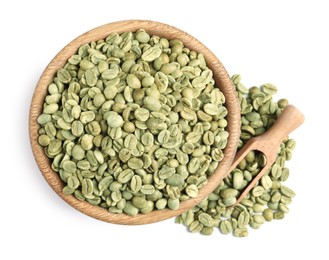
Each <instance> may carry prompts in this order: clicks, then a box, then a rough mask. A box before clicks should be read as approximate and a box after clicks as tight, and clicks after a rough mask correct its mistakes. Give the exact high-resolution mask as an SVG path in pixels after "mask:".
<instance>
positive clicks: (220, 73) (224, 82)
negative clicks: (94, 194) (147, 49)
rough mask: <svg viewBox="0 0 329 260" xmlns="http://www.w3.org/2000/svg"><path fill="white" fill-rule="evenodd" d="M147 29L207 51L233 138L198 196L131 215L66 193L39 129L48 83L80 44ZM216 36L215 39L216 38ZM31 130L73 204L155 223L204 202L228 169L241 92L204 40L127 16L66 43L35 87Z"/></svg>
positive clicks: (108, 217) (114, 217)
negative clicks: (40, 139) (174, 206)
mask: <svg viewBox="0 0 329 260" xmlns="http://www.w3.org/2000/svg"><path fill="white" fill-rule="evenodd" d="M141 28H143V29H145V30H146V31H147V32H148V33H149V34H150V35H158V36H160V37H164V38H167V39H174V38H176V39H180V40H181V41H183V43H184V44H185V46H186V47H188V48H189V49H191V50H194V51H196V52H199V53H203V55H204V56H205V59H206V61H207V65H208V67H209V68H210V69H211V70H212V71H213V73H214V75H213V76H214V79H215V81H216V84H217V86H219V88H220V90H221V91H222V92H223V94H224V95H225V98H226V104H225V106H226V108H227V109H228V116H227V121H228V127H227V131H228V132H229V138H228V143H227V147H226V148H225V150H224V156H225V157H224V159H223V161H221V162H220V164H219V167H218V168H217V169H216V171H215V172H214V174H213V175H212V176H211V177H210V178H209V179H208V184H207V185H205V186H204V187H203V188H202V189H201V190H200V192H199V195H198V196H197V197H195V198H191V199H189V200H188V201H184V202H182V203H181V205H180V207H179V209H178V210H170V209H164V210H155V211H152V212H151V213H148V214H138V215H137V216H134V217H131V216H129V215H126V214H113V213H109V212H108V211H107V210H106V209H103V208H101V207H99V206H94V205H91V204H89V203H88V202H85V201H80V200H78V199H76V198H75V197H74V196H73V195H65V194H64V193H63V192H62V189H63V186H64V185H63V182H62V180H61V179H60V178H59V176H58V174H57V173H56V172H54V171H53V170H52V168H51V161H50V160H49V159H48V158H47V157H46V155H45V153H44V150H43V148H42V147H41V146H40V145H39V144H38V130H39V129H40V127H39V125H38V123H37V118H38V116H39V115H40V114H41V113H42V108H43V103H44V100H45V97H46V95H47V87H48V85H49V84H50V83H51V82H52V80H53V78H54V75H55V74H56V72H57V70H58V69H59V68H62V67H63V66H64V64H65V63H66V62H67V60H68V58H69V57H70V56H71V55H73V54H74V53H76V52H77V50H78V48H79V47H80V46H81V45H83V44H86V43H90V42H92V41H97V40H100V39H104V38H106V37H107V36H108V35H109V34H110V33H112V32H117V33H122V32H126V31H131V32H134V31H137V30H138V29H141ZM214 40H215V39H214ZM29 134H30V142H31V146H32V151H33V154H34V157H35V160H36V162H37V164H38V167H39V169H40V171H41V173H42V175H43V176H44V178H45V179H46V181H47V182H48V183H49V185H50V186H51V188H52V189H53V190H54V191H55V192H56V193H57V194H58V195H59V196H60V197H61V198H62V199H64V200H65V201H66V202H67V203H69V204H70V205H71V206H72V207H74V208H76V209H77V210H79V211H80V212H82V213H84V214H86V215H88V216H91V217H93V218H96V219H99V220H102V221H106V222H110V223H117V224H128V225H132V224H146V223H153V222H157V221H161V220H165V219H168V218H170V217H174V216H177V215H179V214H181V213H183V212H184V211H186V210H188V209H190V208H191V207H193V206H195V205H197V204H198V203H199V202H201V201H202V200H203V199H204V198H205V197H206V196H207V195H208V194H209V193H210V192H212V191H213V190H214V189H215V188H216V187H217V186H218V184H219V183H220V181H221V180H222V179H223V176H224V175H225V174H226V173H227V171H228V169H229V167H230V165H231V163H232V161H233V159H234V156H235V153H236V150H237V145H238V139H239V136H240V110H239V102H238V97H237V93H236V91H235V88H234V86H233V84H232V82H231V80H230V77H229V75H228V74H227V72H226V70H225V68H224V67H223V65H222V63H221V62H220V61H219V60H218V59H217V58H216V56H215V55H214V54H213V53H212V52H211V51H210V50H209V49H208V48H207V47H206V46H204V45H203V44H202V43H201V42H199V41H198V40H197V39H195V38H194V37H192V36H191V35H189V34H187V33H186V32H184V31H181V30H179V29H177V28H175V27H172V26H169V25H167V24H163V23H158V22H153V21H144V20H127V21H119V22H114V23H110V24H106V25H103V26H100V27H97V28H95V29H92V30H90V31H88V32H86V33H84V34H82V35H81V36H79V37H78V38H76V39H75V40H73V41H72V42H70V43H69V44H68V45H66V46H65V47H64V48H63V49H62V50H61V51H60V52H59V53H58V54H57V55H56V56H55V57H54V58H53V60H52V61H51V62H50V63H49V65H48V66H47V67H46V69H45V70H44V72H43V74H42V75H41V77H40V80H39V82H38V84H37V86H36V88H35V91H34V94H33V98H32V102H31V107H30V114H29Z"/></svg>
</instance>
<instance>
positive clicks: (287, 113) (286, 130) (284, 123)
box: [262, 105, 305, 146]
mask: <svg viewBox="0 0 329 260" xmlns="http://www.w3.org/2000/svg"><path fill="white" fill-rule="evenodd" d="M304 119H305V118H304V115H303V114H302V113H301V112H300V111H299V110H298V108H296V107H295V106H293V105H288V106H286V107H285V108H284V109H283V111H282V113H281V114H280V116H279V118H278V119H277V120H276V121H275V123H274V124H273V126H272V127H271V128H270V129H269V130H268V131H267V132H266V133H264V134H263V135H262V137H263V139H264V140H268V141H270V142H271V143H273V144H274V145H278V146H279V145H280V144H281V143H282V141H283V140H284V139H285V138H286V137H287V136H288V135H289V134H290V133H291V132H292V131H294V130H295V129H296V128H297V127H299V126H300V125H301V124H302V123H303V122H304Z"/></svg>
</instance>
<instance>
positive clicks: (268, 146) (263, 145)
mask: <svg viewBox="0 0 329 260" xmlns="http://www.w3.org/2000/svg"><path fill="white" fill-rule="evenodd" d="M303 122H304V116H303V114H302V113H301V112H300V111H299V110H298V109H297V108H296V107H295V106H293V105H288V106H287V107H285V109H284V110H283V111H282V113H281V115H280V116H279V118H278V120H276V121H275V123H274V124H273V126H272V127H271V128H270V129H269V130H268V131H267V132H265V133H264V134H262V135H260V136H257V137H254V138H252V139H250V140H249V141H248V142H247V143H246V144H245V145H244V146H243V147H242V148H241V149H240V150H239V151H238V152H237V154H236V156H235V158H234V161H233V164H232V165H231V167H230V170H229V171H228V173H227V175H228V174H230V173H231V172H232V171H233V170H234V168H235V167H236V166H237V165H238V164H239V163H240V162H241V160H242V159H243V158H245V157H246V155H247V154H248V153H249V152H250V151H252V150H256V151H260V152H262V153H263V154H264V155H265V156H266V165H265V166H264V168H263V169H262V170H261V171H260V172H259V173H258V174H257V175H256V176H255V177H254V179H253V180H252V181H251V182H250V183H249V185H248V186H247V187H246V188H245V189H244V191H243V192H242V193H241V194H240V196H239V198H238V199H237V201H236V203H235V204H238V203H239V202H240V201H241V200H242V199H243V198H244V197H245V196H246V195H247V194H248V192H249V191H250V190H251V189H252V188H253V187H254V186H255V184H256V183H257V182H258V181H259V180H260V178H261V177H262V176H263V175H264V174H265V173H266V172H267V171H268V170H269V169H270V167H271V166H272V164H273V163H274V162H275V160H276V158H277V150H278V149H277V148H278V147H279V146H280V144H281V143H282V141H283V140H284V139H285V138H286V137H287V136H288V135H289V133H291V132H292V131H293V130H295V129H296V128H297V127H299V126H300V125H301V124H302V123H303Z"/></svg>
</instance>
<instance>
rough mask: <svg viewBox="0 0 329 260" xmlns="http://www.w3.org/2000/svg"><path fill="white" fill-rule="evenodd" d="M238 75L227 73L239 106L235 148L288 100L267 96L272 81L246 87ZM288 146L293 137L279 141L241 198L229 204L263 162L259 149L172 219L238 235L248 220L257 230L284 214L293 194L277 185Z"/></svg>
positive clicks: (291, 145)
mask: <svg viewBox="0 0 329 260" xmlns="http://www.w3.org/2000/svg"><path fill="white" fill-rule="evenodd" d="M240 79H241V78H240V76H239V75H234V76H233V77H232V81H233V83H234V84H235V86H236V89H237V91H238V95H239V100H240V108H241V136H240V144H239V148H240V147H242V146H243V145H244V144H245V143H246V142H247V141H248V140H249V139H250V138H252V137H253V136H257V135H260V134H262V133H264V132H265V131H266V130H267V129H269V128H270V127H271V126H272V125H273V123H274V122H275V120H276V119H277V117H278V116H279V115H280V113H281V111H282V110H283V109H284V107H285V106H286V105H287V104H288V101H287V100H286V99H280V100H279V101H278V102H275V101H274V100H273V95H274V94H275V93H276V92H277V88H276V87H275V86H274V85H272V84H264V85H262V86H260V87H251V88H249V89H248V88H246V87H245V86H244V85H243V84H242V83H241V82H240ZM294 147H295V141H294V140H292V139H287V140H285V141H284V142H283V143H282V144H281V146H280V148H279V150H278V157H277V159H276V161H275V163H274V164H273V166H272V167H271V169H270V170H269V171H268V173H267V174H265V175H264V176H263V177H262V178H261V180H260V181H259V182H258V184H256V186H255V187H254V188H253V189H252V190H251V191H250V192H249V194H248V195H247V196H246V198H245V199H243V200H242V201H241V202H240V203H239V204H237V205H236V206H234V207H232V205H234V204H235V202H236V199H237V197H238V196H239V194H240V193H241V192H242V191H243V189H244V188H245V187H246V185H248V183H249V182H250V181H251V180H252V179H253V177H254V176H255V175H257V173H258V172H259V171H260V170H261V169H262V167H263V166H264V165H265V164H266V157H265V156H264V155H263V154H262V153H256V152H253V151H252V152H250V153H249V154H248V155H247V156H246V157H245V159H244V160H242V161H241V162H240V164H239V165H238V166H237V167H236V168H235V169H234V170H233V171H232V172H231V173H230V175H228V176H227V177H226V178H225V179H224V180H223V181H222V182H221V183H220V184H219V185H218V187H217V188H216V189H215V191H214V192H213V193H211V194H210V195H209V196H208V198H207V199H205V200H204V201H202V202H201V203H200V204H199V205H197V206H196V207H194V208H193V209H191V210H189V211H187V212H185V213H183V214H182V215H180V216H178V217H177V218H176V222H177V223H181V224H184V225H185V226H186V227H187V229H188V230H189V231H190V232H200V233H202V234H204V235H210V234H212V232H213V230H214V229H219V231H220V232H221V233H222V234H229V233H233V235H234V236H237V237H244V236H247V235H248V229H247V227H248V225H249V226H250V227H252V228H254V229H258V228H259V227H260V226H261V225H262V224H264V223H265V222H270V221H272V220H273V219H282V218H284V216H285V214H286V213H288V212H289V208H288V205H289V204H290V203H291V200H292V197H294V196H295V193H294V192H293V191H292V190H291V189H290V188H288V187H286V186H285V185H283V182H284V181H286V180H287V179H288V176H289V169H288V168H286V167H285V162H286V161H287V160H290V159H291V151H292V150H293V149H294ZM208 170H209V171H212V170H213V169H211V168H209V169H208Z"/></svg>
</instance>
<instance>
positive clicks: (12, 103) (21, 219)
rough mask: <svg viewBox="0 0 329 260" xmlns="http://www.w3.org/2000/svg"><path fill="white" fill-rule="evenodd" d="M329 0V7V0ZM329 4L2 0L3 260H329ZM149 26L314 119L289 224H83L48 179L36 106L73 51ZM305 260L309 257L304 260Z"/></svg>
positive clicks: (295, 167)
mask: <svg viewBox="0 0 329 260" xmlns="http://www.w3.org/2000/svg"><path fill="white" fill-rule="evenodd" d="M327 3H328V2H327ZM325 4H326V1H319V0H311V1H303V0H299V1H278V0H276V1H264V0H262V1H250V0H249V1H246V0H243V1H208V0H201V1H192V0H190V1H178V0H175V1H171V0H162V1H144V0H135V1H130V0H122V1H121V0H120V1H96V0H89V1H83V0H80V1H59V0H57V1H34V0H29V1H23V0H22V1H18V0H10V1H1V4H0V30H1V31H0V32H1V34H0V35H1V41H0V51H1V55H0V89H1V95H0V96H1V105H0V108H1V110H0V111H1V112H0V118H1V123H0V131H1V135H0V136H1V139H0V144H1V154H2V155H1V157H0V158H1V159H0V160H1V166H0V167H1V168H0V171H1V179H0V194H1V209H0V239H1V241H2V242H1V243H0V259H36V260H37V259H89V260H91V259H115V258H120V259H144V260H146V259H155V258H160V259H169V258H170V259H179V258H180V259H189V260H192V259H201V258H202V259H238V258H239V259H269V260H270V259H298V258H300V257H305V258H306V259H309V258H312V259H328V258H327V248H326V247H328V244H327V242H325V241H326V240H328V238H327V236H328V233H329V228H328V206H327V205H328V202H327V196H326V195H327V192H326V190H327V189H328V184H329V177H328V175H329V173H328V157H327V154H328V152H327V147H328V146H329V143H328V127H327V126H325V125H324V123H325V122H328V119H329V118H328V99H329V96H328V94H329V91H328V89H329V86H328V74H329V73H328V72H329V71H328V69H329V66H328V62H329V55H328V54H329V50H328V48H329V41H328V32H329V28H328V26H329V14H328V10H329V8H328V7H327V5H325ZM125 19H148V20H155V21H159V22H164V23H167V24H170V25H173V26H176V27H178V28H180V29H182V30H185V31H186V32H188V33H189V34H191V35H193V36H195V37H196V38H197V39H199V40H200V41H201V42H203V43H204V44H205V45H206V46H208V47H209V48H210V49H211V50H212V51H213V52H214V53H215V54H216V55H217V56H218V58H219V59H220V60H221V61H222V62H223V64H224V66H225V67H226V69H227V70H228V72H229V73H230V74H234V73H240V74H241V75H242V79H243V82H244V83H245V85H247V86H252V85H260V84H262V83H266V82H271V83H274V84H275V85H277V86H278V88H279V92H278V94H277V95H276V97H277V98H282V97H286V98H288V99H289V100H290V102H291V103H293V104H294V105H296V106H297V107H299V108H300V110H301V111H302V112H303V113H304V114H305V118H306V121H305V123H304V124H303V125H302V126H301V127H300V128H299V129H297V130H296V131H295V132H294V133H292V134H291V137H292V138H294V139H296V140H297V148H296V149H295V150H294V152H293V159H292V161H290V162H289V164H288V167H289V168H290V172H291V175H290V178H289V180H288V184H287V185H288V186H289V187H291V188H293V189H294V190H295V191H296V193H297V196H296V197H295V199H294V200H293V203H292V204H291V206H290V213H289V214H287V216H286V218H285V219H284V220H282V221H273V222H271V223H266V224H265V225H264V226H263V227H262V228H261V229H259V230H256V231H255V230H250V234H249V236H248V237H247V238H234V237H233V236H231V235H227V236H224V235H221V234H220V233H219V232H218V231H215V232H214V234H213V235H212V236H210V237H206V236H202V235H199V234H191V233H188V232H187V231H186V230H185V228H184V227H183V226H182V225H177V224H174V220H173V219H169V220H167V221H164V222H161V223H156V224H151V225H144V226H122V225H114V224H109V223H104V222H101V221H98V220H95V219H92V218H90V217H88V216H85V215H83V214H81V213H79V212H78V211H76V210H75V209H73V208H72V207H70V206H69V205H68V204H66V203H65V202H64V201H63V200H62V199H60V198H59V197H58V196H57V195H56V194H55V193H54V192H53V190H52V189H51V188H50V187H49V186H48V184H47V183H46V181H45V180H44V179H43V177H42V175H41V173H40V171H39V169H38V168H37V165H36V163H35V161H34V158H33V155H32V152H31V149H30V144H29V138H28V112H29V105H30V101H31V97H32V94H33V91H34V88H35V86H36V84H37V81H38V78H39V77H40V75H41V73H42V71H43V69H44V68H45V67H46V65H47V64H48V62H49V61H50V60H51V59H52V58H53V57H54V55H55V54H56V53H57V52H58V51H60V49H61V48H62V47H64V46H65V45H66V44H67V43H68V42H70V41H71V40H72V39H74V38H75V37H77V36H79V35H80V34H82V33H83V32H85V31H88V30H90V29H92V28H94V27H97V26H99V25H102V24H105V23H110V22H114V21H118V20H125ZM305 258H303V259H305Z"/></svg>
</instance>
